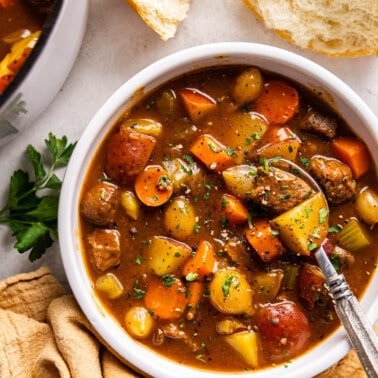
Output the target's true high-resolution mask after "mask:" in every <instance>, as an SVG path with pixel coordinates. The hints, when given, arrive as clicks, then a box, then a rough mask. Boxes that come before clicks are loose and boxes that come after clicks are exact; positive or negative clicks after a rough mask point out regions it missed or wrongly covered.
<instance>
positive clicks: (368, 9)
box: [243, 0, 378, 57]
mask: <svg viewBox="0 0 378 378" xmlns="http://www.w3.org/2000/svg"><path fill="white" fill-rule="evenodd" d="M243 2H244V4H245V5H246V6H247V7H248V8H249V9H250V10H252V12H253V13H254V14H255V15H256V17H257V18H258V19H259V20H261V21H263V22H264V24H265V26H266V27H267V28H269V29H271V30H273V31H274V32H275V33H276V34H277V35H279V36H280V37H281V38H283V39H286V40H288V41H289V42H291V43H293V44H295V45H297V46H299V47H302V48H306V49H310V50H313V51H316V52H318V53H321V54H325V55H328V56H331V57H358V56H367V55H378V2H377V0H360V1H350V0H316V1H311V0H243Z"/></svg>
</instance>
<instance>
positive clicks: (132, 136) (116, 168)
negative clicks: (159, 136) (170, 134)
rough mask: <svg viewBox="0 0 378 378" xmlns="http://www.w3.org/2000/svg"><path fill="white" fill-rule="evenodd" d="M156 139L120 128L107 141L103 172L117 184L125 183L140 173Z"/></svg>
mask: <svg viewBox="0 0 378 378" xmlns="http://www.w3.org/2000/svg"><path fill="white" fill-rule="evenodd" d="M155 144H156V139H155V138H154V137H152V136H150V135H145V134H142V133H139V132H137V131H134V130H132V129H130V128H126V127H121V128H120V130H119V131H118V132H117V133H116V134H114V135H113V136H112V137H111V139H110V140H109V143H108V146H107V162H106V167H105V172H106V173H107V174H108V175H109V176H110V177H111V178H113V179H114V180H116V182H118V183H121V184H122V183H127V182H128V181H129V180H130V178H132V177H133V176H135V175H137V174H138V173H140V172H142V171H143V169H144V168H145V166H146V164H147V162H148V159H149V158H150V156H151V154H152V151H153V149H154V146H155Z"/></svg>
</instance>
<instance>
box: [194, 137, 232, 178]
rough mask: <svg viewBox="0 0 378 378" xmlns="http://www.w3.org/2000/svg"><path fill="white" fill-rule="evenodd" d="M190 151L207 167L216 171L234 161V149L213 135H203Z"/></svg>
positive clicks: (221, 169)
mask: <svg viewBox="0 0 378 378" xmlns="http://www.w3.org/2000/svg"><path fill="white" fill-rule="evenodd" d="M190 152H191V153H192V154H193V155H194V156H195V157H196V158H197V159H199V160H201V162H202V163H203V164H205V165H206V167H207V168H209V169H211V170H214V171H216V172H221V171H223V170H224V169H226V168H227V167H228V166H229V165H230V164H231V163H232V155H233V153H232V151H228V150H227V148H226V147H225V146H224V145H223V144H222V143H220V142H218V141H217V140H216V139H215V138H214V137H213V136H211V135H208V134H204V135H201V136H200V137H199V138H198V139H197V140H196V141H195V142H194V144H193V145H192V147H191V149H190Z"/></svg>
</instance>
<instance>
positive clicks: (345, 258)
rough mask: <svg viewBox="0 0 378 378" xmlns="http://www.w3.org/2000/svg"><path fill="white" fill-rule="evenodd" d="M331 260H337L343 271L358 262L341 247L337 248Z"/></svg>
mask: <svg viewBox="0 0 378 378" xmlns="http://www.w3.org/2000/svg"><path fill="white" fill-rule="evenodd" d="M331 258H332V259H336V260H337V262H338V264H339V267H340V268H341V269H349V268H350V267H352V266H353V265H354V263H355V262H356V259H355V258H354V256H353V255H352V253H350V252H348V251H346V250H345V249H344V248H341V247H339V246H335V248H334V249H333V252H332V255H331Z"/></svg>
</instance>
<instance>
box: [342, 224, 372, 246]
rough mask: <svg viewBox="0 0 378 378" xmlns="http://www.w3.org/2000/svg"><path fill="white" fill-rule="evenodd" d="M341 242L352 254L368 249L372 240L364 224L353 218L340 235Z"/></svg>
mask: <svg viewBox="0 0 378 378" xmlns="http://www.w3.org/2000/svg"><path fill="white" fill-rule="evenodd" d="M338 240H339V242H340V243H341V244H342V245H343V246H344V248H346V249H347V250H349V251H350V252H355V251H358V250H359V249H361V248H364V247H367V246H368V245H369V244H370V240H369V238H368V236H367V234H366V231H365V230H364V227H363V226H362V224H361V223H360V222H359V221H358V219H356V218H352V219H350V220H349V222H348V223H347V224H346V225H345V226H344V227H343V229H342V230H341V231H340V232H339V234H338Z"/></svg>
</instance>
